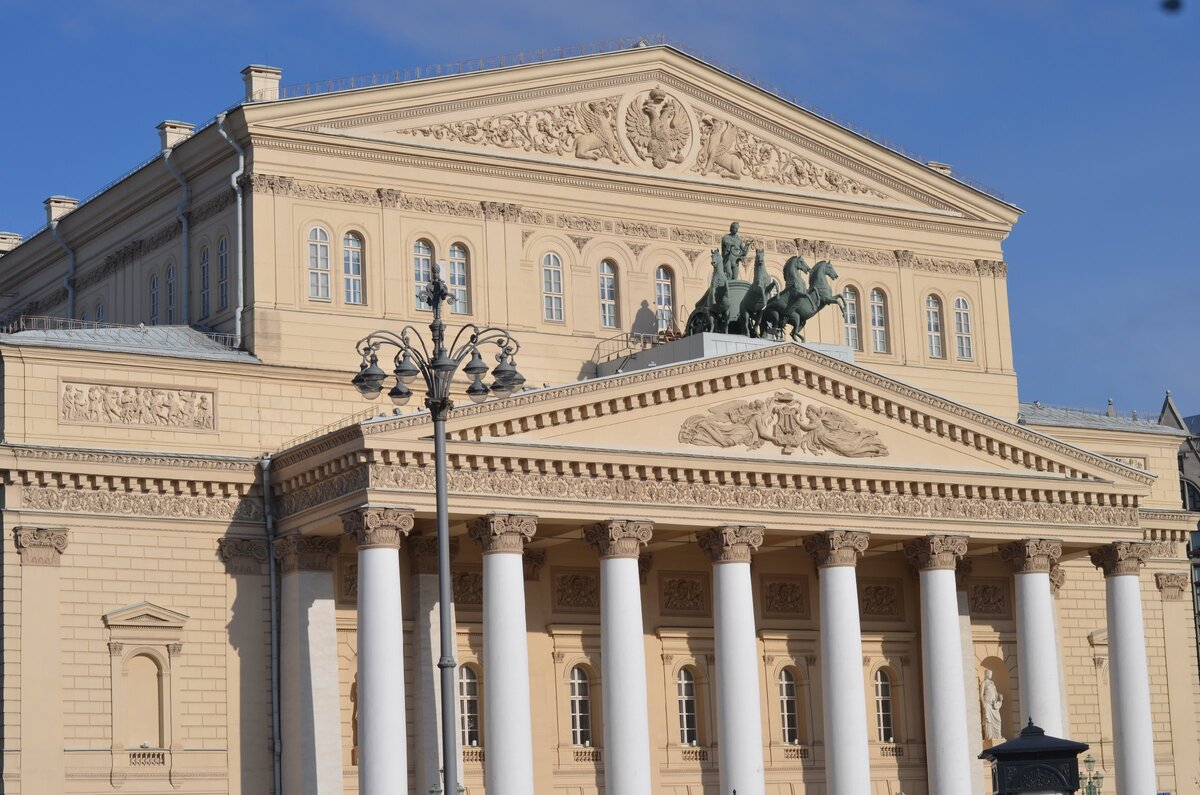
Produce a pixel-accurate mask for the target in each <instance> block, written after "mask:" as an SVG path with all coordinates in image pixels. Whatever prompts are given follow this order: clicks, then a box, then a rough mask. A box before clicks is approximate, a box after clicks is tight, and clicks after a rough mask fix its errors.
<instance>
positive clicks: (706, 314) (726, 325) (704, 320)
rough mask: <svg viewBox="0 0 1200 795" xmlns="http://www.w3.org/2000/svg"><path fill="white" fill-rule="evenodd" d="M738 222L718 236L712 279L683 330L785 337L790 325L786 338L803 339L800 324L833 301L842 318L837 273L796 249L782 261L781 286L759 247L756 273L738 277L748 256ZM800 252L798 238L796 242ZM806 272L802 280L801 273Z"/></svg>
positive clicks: (802, 325) (826, 263)
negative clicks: (835, 286) (813, 262)
mask: <svg viewBox="0 0 1200 795" xmlns="http://www.w3.org/2000/svg"><path fill="white" fill-rule="evenodd" d="M738 230H739V225H738V223H737V221H734V222H733V223H732V224H730V225H729V234H727V235H725V236H724V237H722V238H721V248H720V250H719V251H718V250H717V249H713V251H712V277H711V280H710V281H709V286H708V290H706V291H705V292H704V295H702V296H701V297H700V300H699V301H697V302H696V306H695V308H694V309H693V310H692V314H691V315H690V316H689V317H688V321H687V327H686V332H685V333H687V334H703V333H706V332H707V333H716V334H741V335H744V336H747V337H764V338H767V339H777V340H782V339H783V332H784V329H785V328H786V327H787V326H791V333H790V336H791V338H792V340H793V341H795V342H804V334H803V332H804V325H805V324H806V323H807V322H808V321H809V320H810V319H812V318H813V317H815V316H816V315H817V313H818V312H820V311H821V310H822V309H824V308H825V307H827V306H830V305H837V307H838V308H839V309H840V310H841V312H842V318H843V320H844V319H845V318H846V301H845V299H843V298H842V296H841V294H840V293H838V292H836V291H835V290H834V289H833V285H832V283H831V282H832V281H833V280H836V279H837V277H838V274H837V270H836V269H835V268H834V267H833V263H831V262H829V261H828V260H821V261H820V262H818V263H817V264H816V265H814V266H813V267H811V268H810V267H809V266H808V263H807V262H805V261H804V258H803V257H802V256H800V255H799V254H798V253H797V255H796V256H794V257H789V258H788V260H787V262H785V263H784V265H783V282H784V286H783V289H782V290H780V289H779V282H778V281H777V280H776V279H775V278H774V277H772V276H770V275H769V274H768V273H767V268H766V258H765V255H764V250H763V249H761V248H760V249H756V250H755V252H754V272H753V274H752V275H751V277H750V280H749V281H746V280H743V279H740V278H738V277H739V276H740V275H741V267H742V265H743V264H744V262H745V259H746V257H747V255H748V254H749V249H750V247H749V245H747V244H746V243H745V242H744V241H743V240H742V238H741V235H739V234H738ZM795 242H796V251H797V252H799V251H800V240H799V239H797V240H796V241H795ZM806 274H807V275H808V282H807V284H806V283H805V280H804V276H805V275H806Z"/></svg>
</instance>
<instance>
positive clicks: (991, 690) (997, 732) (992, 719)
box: [979, 670, 1004, 742]
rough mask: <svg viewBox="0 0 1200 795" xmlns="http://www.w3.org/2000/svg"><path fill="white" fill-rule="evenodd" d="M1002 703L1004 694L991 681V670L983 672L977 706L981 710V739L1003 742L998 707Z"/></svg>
mask: <svg viewBox="0 0 1200 795" xmlns="http://www.w3.org/2000/svg"><path fill="white" fill-rule="evenodd" d="M1003 704H1004V696H1002V695H1000V692H999V691H998V690H997V689H996V683H995V682H993V681H992V672H991V671H990V670H985V671H984V672H983V682H982V683H981V684H980V685H979V706H980V708H981V709H982V710H983V739H985V740H989V741H996V740H999V741H1001V742H1003V740H1004V733H1003V732H1002V731H1001V720H1000V707H1001V706H1003Z"/></svg>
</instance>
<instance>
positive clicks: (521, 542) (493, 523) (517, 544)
mask: <svg viewBox="0 0 1200 795" xmlns="http://www.w3.org/2000/svg"><path fill="white" fill-rule="evenodd" d="M536 532H537V517H536V516H534V515H532V514H525V513H521V514H518V513H489V514H488V515H487V516H480V517H479V518H477V519H474V520H473V521H472V522H471V523H470V524H468V525H467V535H468V536H470V538H471V540H473V541H475V542H476V543H478V544H479V546H480V547H482V548H483V554H485V555H487V554H490V553H493V552H510V553H516V554H518V555H520V554H521V553H522V552H523V551H524V549H525V542H526V541H528V540H529V539H531V538H533V534H534V533H536Z"/></svg>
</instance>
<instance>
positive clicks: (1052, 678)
mask: <svg viewBox="0 0 1200 795" xmlns="http://www.w3.org/2000/svg"><path fill="white" fill-rule="evenodd" d="M1061 554H1062V543H1061V542H1060V541H1057V540H1055V539H1049V538H1027V539H1025V540H1024V541H1016V542H1013V543H1011V544H1006V545H1004V546H1002V547H1001V548H1000V556H1001V557H1002V558H1003V559H1004V560H1007V561H1008V562H1009V564H1010V565H1011V566H1012V567H1013V569H1014V570H1015V571H1016V574H1015V576H1014V580H1015V586H1016V588H1015V590H1016V593H1017V678H1018V679H1019V680H1020V683H1021V715H1020V721H1019V723H1020V724H1021V725H1022V726H1024V725H1025V724H1026V723H1028V722H1029V721H1030V720H1032V721H1033V722H1034V723H1035V724H1036V725H1038V726H1040V727H1041V728H1042V729H1043V730H1045V732H1046V734H1048V735H1050V736H1051V737H1062V736H1063V734H1064V723H1063V716H1062V703H1063V695H1062V680H1061V678H1060V677H1059V665H1058V632H1057V630H1056V629H1055V627H1054V615H1055V613H1054V598H1053V593H1052V591H1051V588H1050V567H1051V566H1052V565H1053V564H1054V562H1055V561H1056V560H1058V557H1059V556H1060V555H1061Z"/></svg>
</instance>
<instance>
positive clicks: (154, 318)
mask: <svg viewBox="0 0 1200 795" xmlns="http://www.w3.org/2000/svg"><path fill="white" fill-rule="evenodd" d="M150 325H151V326H157V325H158V274H157V273H152V274H150Z"/></svg>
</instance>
